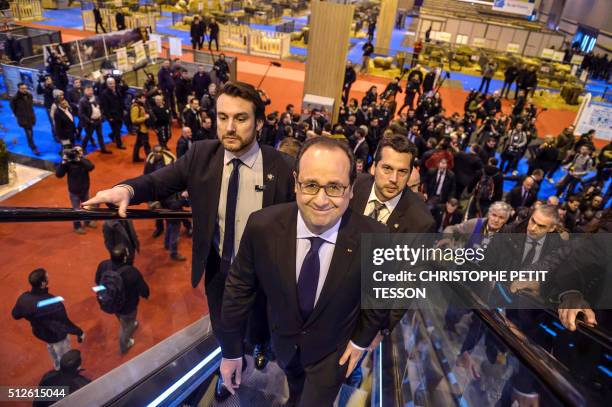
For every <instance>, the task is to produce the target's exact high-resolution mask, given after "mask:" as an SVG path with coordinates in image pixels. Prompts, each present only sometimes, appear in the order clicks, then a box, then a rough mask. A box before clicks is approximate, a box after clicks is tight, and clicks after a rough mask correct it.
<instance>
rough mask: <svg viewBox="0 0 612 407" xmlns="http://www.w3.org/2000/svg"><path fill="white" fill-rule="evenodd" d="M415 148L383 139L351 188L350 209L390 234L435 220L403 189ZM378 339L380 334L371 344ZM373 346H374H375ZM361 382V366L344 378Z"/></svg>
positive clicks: (430, 225) (397, 138) (429, 228)
mask: <svg viewBox="0 0 612 407" xmlns="http://www.w3.org/2000/svg"><path fill="white" fill-rule="evenodd" d="M416 152H417V149H416V147H415V145H414V144H412V143H411V142H410V141H408V139H407V138H406V137H405V136H403V135H400V134H395V135H393V136H391V137H388V138H384V139H383V140H382V141H381V142H380V144H379V145H378V150H377V151H376V155H375V156H374V176H371V175H369V174H367V175H366V174H364V175H360V176H359V177H358V178H357V181H356V182H355V186H354V187H353V199H352V200H351V209H353V210H354V211H355V212H359V213H362V214H364V215H365V216H368V217H370V218H372V219H375V220H377V221H378V222H380V223H382V224H384V225H386V226H387V230H388V231H389V232H391V233H428V232H431V233H433V231H434V227H435V222H434V219H433V217H432V216H431V213H430V212H429V210H428V209H427V206H425V204H424V203H423V201H422V200H421V198H419V196H418V195H417V194H416V193H414V192H412V191H411V190H410V189H409V188H407V185H408V180H409V178H410V173H411V172H412V163H413V160H414V158H415V157H416ZM403 314H404V310H397V311H396V310H394V311H392V312H391V318H390V320H389V322H388V325H387V326H385V327H383V330H382V332H384V333H388V332H389V331H390V329H392V328H393V327H394V326H395V324H396V323H397V322H398V321H399V320H400V319H401V317H402V315H403ZM380 340H382V333H381V334H380V335H378V336H377V338H376V341H375V343H374V344H373V345H375V346H377V345H378V343H379V342H380ZM375 346H374V347H375ZM360 382H361V366H358V367H357V368H356V369H355V371H354V372H353V374H352V375H351V376H350V377H349V379H348V380H347V383H348V384H349V385H351V386H353V387H359V384H360Z"/></svg>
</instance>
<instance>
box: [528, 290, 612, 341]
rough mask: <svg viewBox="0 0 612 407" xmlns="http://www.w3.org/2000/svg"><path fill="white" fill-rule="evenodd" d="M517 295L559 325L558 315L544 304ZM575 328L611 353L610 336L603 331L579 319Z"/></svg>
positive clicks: (532, 298)
mask: <svg viewBox="0 0 612 407" xmlns="http://www.w3.org/2000/svg"><path fill="white" fill-rule="evenodd" d="M517 294H518V295H519V296H521V298H524V299H526V300H527V301H529V302H531V303H533V304H534V308H537V309H541V310H543V311H544V312H546V313H547V314H548V315H550V316H551V317H553V318H555V319H556V320H557V321H558V322H559V323H561V320H560V319H559V314H558V313H557V312H555V310H553V309H551V308H547V307H546V306H545V304H544V303H543V302H542V301H540V300H539V299H538V298H537V297H534V296H533V295H530V294H527V293H525V292H521V291H519V292H518V293H517ZM576 328H577V330H578V331H580V332H581V333H583V334H584V335H586V336H588V337H589V338H591V339H592V340H594V341H596V342H597V343H599V344H600V345H601V346H603V347H605V348H606V349H608V350H610V351H612V337H610V335H609V334H608V333H607V332H605V331H604V330H602V329H600V328H598V327H597V326H591V325H587V324H586V323H585V322H584V321H582V320H580V319H576Z"/></svg>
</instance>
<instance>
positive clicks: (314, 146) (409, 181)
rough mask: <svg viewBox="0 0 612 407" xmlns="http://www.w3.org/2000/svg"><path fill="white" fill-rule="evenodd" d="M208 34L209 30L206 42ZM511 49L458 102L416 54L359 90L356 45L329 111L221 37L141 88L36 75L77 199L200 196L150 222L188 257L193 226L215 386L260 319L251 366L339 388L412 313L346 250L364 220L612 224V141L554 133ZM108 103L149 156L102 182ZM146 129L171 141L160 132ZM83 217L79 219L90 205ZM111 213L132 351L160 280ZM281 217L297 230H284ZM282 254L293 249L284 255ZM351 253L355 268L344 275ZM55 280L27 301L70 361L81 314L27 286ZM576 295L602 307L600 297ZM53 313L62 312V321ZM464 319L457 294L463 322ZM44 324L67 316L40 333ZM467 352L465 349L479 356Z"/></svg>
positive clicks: (238, 358) (116, 307)
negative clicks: (233, 60)
mask: <svg viewBox="0 0 612 407" xmlns="http://www.w3.org/2000/svg"><path fill="white" fill-rule="evenodd" d="M194 24H196V22H195V21H194ZM198 24H199V23H198ZM196 28H197V27H196ZM198 30H199V28H198ZM200 33H201V31H197V33H196V34H198V35H199V34H200ZM192 37H193V28H192ZM201 38H203V36H202V37H197V35H196V37H195V39H196V40H197V41H195V40H194V47H196V46H197V45H198V44H200V39H201ZM200 45H201V44H200ZM209 45H210V44H209ZM513 68H514V70H515V71H516V72H514V73H512V72H510V73H511V75H509V76H507V77H506V82H507V86H506V83H505V84H504V89H503V90H502V92H501V93H500V92H497V91H496V92H493V93H489V92H488V90H489V89H488V88H489V86H488V82H487V81H485V80H483V84H482V86H481V91H476V90H474V91H472V92H470V93H469V94H468V96H467V98H466V101H465V104H464V111H463V112H448V111H447V110H446V109H445V106H444V101H443V98H442V95H441V93H440V89H439V86H440V84H441V81H442V80H443V79H442V78H443V72H441V71H440V70H431V71H426V70H425V69H423V68H422V67H421V66H419V65H416V66H415V67H414V68H413V69H411V70H410V71H409V72H407V75H406V81H405V84H404V85H402V78H400V77H398V78H395V79H393V80H392V81H390V82H389V83H388V84H387V85H386V87H385V89H383V90H382V92H380V93H379V89H378V88H377V86H372V87H371V88H370V89H369V90H368V91H367V92H366V94H365V96H364V97H363V98H362V99H361V101H359V100H357V99H356V98H354V97H351V87H352V85H353V83H354V82H355V81H356V73H355V70H354V69H355V68H354V67H353V66H352V64H350V63H348V64H347V67H346V75H345V81H344V85H343V103H342V106H340V108H339V116H338V120H337V121H335V122H332V120H331V114H330V112H328V111H326V110H325V109H324V108H322V109H319V108H316V107H311V106H307V107H306V108H304V109H303V110H302V111H298V110H296V108H295V106H294V105H291V104H290V105H287V106H286V108H285V110H284V111H282V112H278V111H275V112H269V113H268V114H266V112H265V109H266V106H267V105H269V104H270V103H271V101H270V98H269V97H268V96H267V94H266V93H265V91H263V90H260V89H255V88H254V87H253V86H251V85H247V84H244V83H240V82H237V83H232V82H228V79H229V66H228V65H227V62H226V61H225V60H224V57H223V55H222V54H220V55H219V59H218V60H217V61H216V63H215V70H214V75H213V76H211V75H210V74H209V73H208V72H206V70H205V69H204V67H201V68H200V69H199V71H198V72H197V73H196V74H195V75H194V76H193V77H190V76H189V73H188V72H187V70H186V69H184V68H182V67H181V65H180V61H166V62H164V63H163V65H162V68H161V69H160V71H159V73H158V75H157V78H156V77H155V76H154V75H153V74H147V82H146V84H145V86H144V89H143V90H142V91H141V92H139V93H137V94H136V95H135V96H134V97H133V98H131V99H130V98H129V97H128V94H127V92H126V90H125V85H124V84H123V83H122V81H121V79H120V78H116V77H113V76H112V75H110V76H108V77H106V78H104V80H103V81H102V82H100V83H96V84H94V85H85V86H84V87H83V88H82V89H81V84H80V81H78V80H75V81H74V83H73V84H72V86H70V87H67V88H65V89H56V88H55V86H54V81H53V79H52V78H51V77H50V76H49V77H47V78H45V80H44V82H43V83H41V84H40V86H39V92H40V93H42V94H44V96H45V107H46V108H47V110H48V112H49V115H50V117H51V118H52V122H53V126H54V129H55V136H56V137H57V139H58V141H59V142H60V143H61V144H62V145H63V146H64V147H63V149H62V154H63V160H62V163H61V164H60V165H59V166H58V170H57V176H60V177H61V176H63V175H64V174H68V185H69V192H70V200H71V202H72V205H73V207H74V208H78V207H81V206H82V205H98V204H102V203H109V204H114V205H117V206H118V208H119V213H120V215H122V216H125V210H126V208H127V206H128V205H129V204H138V203H142V202H148V203H150V205H151V207H152V208H159V207H162V208H167V209H176V210H179V209H182V208H185V207H187V206H191V208H192V211H193V219H194V223H193V225H192V224H191V223H190V222H187V221H185V222H183V221H180V220H168V221H166V222H165V224H164V223H163V222H161V221H158V222H156V228H155V232H154V236H160V235H161V234H162V233H165V234H166V236H165V241H164V246H165V248H166V249H167V250H168V251H169V252H170V257H171V258H172V259H173V260H177V261H184V260H185V259H186V258H185V256H183V255H181V254H180V253H179V252H178V236H179V230H180V228H181V224H182V225H183V226H184V228H185V230H186V233H187V234H188V235H189V236H193V253H192V284H193V286H194V287H195V286H197V285H198V284H199V283H200V281H201V280H202V279H204V281H205V284H204V287H205V293H206V298H207V301H208V308H209V311H210V318H211V324H212V327H213V331H214V332H215V335H216V336H217V339H218V340H219V342H220V343H221V346H222V350H223V361H222V364H221V368H220V375H221V379H222V380H219V381H218V385H217V389H216V394H215V395H216V397H217V398H218V399H219V400H222V399H225V398H227V397H228V396H229V394H230V393H233V392H234V391H235V389H236V388H237V387H238V386H239V385H240V374H241V371H242V369H243V368H244V366H245V362H244V359H243V354H244V353H245V352H244V350H243V339H244V337H243V336H244V335H245V331H244V329H243V326H244V323H245V322H246V321H247V319H248V320H249V325H248V326H249V332H248V337H249V340H250V344H251V345H252V351H253V356H254V360H255V364H256V367H257V368H258V369H263V368H265V366H266V364H267V363H268V361H269V359H270V357H271V355H275V357H276V360H277V362H278V363H279V365H280V366H281V367H282V368H283V370H284V371H285V373H286V374H287V378H288V381H289V388H290V394H291V396H290V402H298V401H300V400H301V401H300V402H301V404H300V405H327V404H329V403H330V402H333V400H334V399H335V396H336V394H337V392H338V389H339V386H340V385H341V384H342V382H344V381H345V380H346V381H347V383H349V384H351V385H358V384H359V383H360V381H361V376H360V369H359V366H360V363H361V360H362V355H363V353H364V351H365V350H367V349H372V348H374V347H375V346H376V345H377V343H379V342H380V340H382V338H383V337H384V336H386V335H388V334H389V332H390V331H391V330H392V329H393V327H394V326H395V325H396V324H397V323H398V322H399V321H400V319H401V318H402V316H403V314H404V312H394V311H391V312H389V313H387V314H385V313H384V312H375V311H372V310H361V309H360V302H359V301H360V300H359V298H360V295H359V287H360V285H359V279H360V270H359V267H360V266H359V265H358V264H357V263H358V262H356V263H351V262H348V261H344V260H338V259H337V257H338V256H337V255H336V253H337V251H338V248H341V250H348V251H349V252H350V251H351V250H353V249H357V246H354V242H353V241H352V240H351V237H350V236H356V235H359V234H360V233H372V232H385V231H387V232H390V233H427V232H443V233H453V232H460V233H464V234H467V235H472V236H476V237H474V241H473V242H472V243H473V244H479V245H483V244H484V245H485V246H486V244H487V242H488V241H489V240H490V239H491V237H492V236H493V234H494V233H497V232H507V231H508V232H513V233H523V234H526V235H527V236H530V239H540V238H542V237H543V236H544V235H545V234H549V233H551V234H552V233H555V234H558V235H560V236H567V235H568V234H570V233H574V232H589V231H592V230H596V229H598V228H599V227H601V225H602V224H606V222H608V223H609V221H610V218H609V213H610V211H609V209H605V208H606V207H607V206H608V204H609V201H610V197H611V188H610V182H609V179H610V171H611V170H612V166H611V164H612V143H608V144H607V145H605V146H604V147H603V148H601V149H599V151H597V150H596V148H595V144H594V143H595V138H596V134H595V132H594V131H590V132H588V133H586V134H583V135H580V136H579V137H578V138H576V136H575V134H574V133H575V131H574V128H573V127H571V126H570V127H568V128H567V129H565V130H564V131H563V132H562V133H561V134H560V135H557V136H553V135H544V137H541V136H542V135H539V134H538V127H537V124H538V120H539V117H538V114H539V113H540V112H539V111H538V109H537V107H536V106H535V105H534V104H533V103H531V102H530V100H529V94H530V93H531V90H532V89H533V87H535V85H534V82H533V79H529V80H527V79H525V80H523V79H517V78H521V77H529V75H531V72H530V71H528V70H524V69H523V68H521V67H513ZM509 69H510V68H509ZM521 70H522V71H523V73H522V74H521ZM521 75H522V76H521ZM156 79H157V80H156ZM515 82H516V84H517V89H516V94H515V100H514V101H513V104H512V106H511V108H510V110H504V108H503V105H502V98H503V97H504V96H506V95H507V92H509V88H510V85H511V84H512V83H515ZM535 83H536V84H537V79H536V81H535ZM402 93H403V101H402V102H401V104H400V102H399V100H398V99H399V97H400V96H399V94H402ZM31 99H32V98H31V95H29V93H28V91H27V88H26V87H25V84H20V87H19V92H18V94H17V95H16V96H15V97H14V99H13V101H12V104H11V106H12V107H13V111H14V112H15V114H16V116H17V117H18V120H19V124H20V126H21V127H23V128H24V130H25V131H26V134H29V136H28V140H32V145H31V147H32V146H33V136H32V134H31V133H32V127H33V123H32V121H33V119H32V117H31V115H32V114H33V113H32V112H31V110H30V108H29V107H28V108H24V106H26V107H27V106H30V105H31V103H32V102H31ZM20 116H21V117H20ZM77 117H78V120H76V118H77ZM103 120H107V121H108V122H109V124H110V127H111V130H112V139H113V141H114V142H115V144H116V146H117V148H118V149H124V148H125V147H123V144H122V141H121V130H122V125H123V124H126V125H127V126H128V128H129V129H130V130H131V131H132V132H133V133H134V134H136V143H135V146H134V150H133V154H132V161H133V162H141V161H144V162H145V168H144V175H143V176H141V177H138V178H134V179H131V180H126V181H124V182H122V183H120V184H119V185H117V186H115V187H114V188H112V189H109V190H105V191H101V192H98V194H96V196H95V197H94V198H92V199H90V197H89V178H88V177H89V175H88V174H89V172H90V171H92V170H93V168H94V165H93V164H92V163H91V162H89V160H88V159H87V158H85V154H86V152H87V146H88V144H89V143H91V144H95V142H94V140H93V132H94V131H95V132H96V133H97V136H98V137H97V139H98V144H99V146H100V147H101V152H102V153H110V150H108V149H107V147H106V146H105V145H104V140H103V138H102V134H101V123H102V121H103ZM173 126H178V127H180V129H181V136H180V138H179V139H178V140H177V143H176V154H174V153H172V152H171V151H170V145H169V141H170V139H171V136H172V127H173ZM82 129H84V130H85V136H84V138H82V141H81V145H80V146H78V143H79V141H80V138H81V137H80V136H81V134H80V133H81V130H82ZM151 131H154V132H155V134H156V135H157V141H158V143H157V145H156V146H154V147H153V148H151V146H150V143H149V133H150V132H151ZM28 132H29V133H28ZM141 148H142V149H144V150H145V154H147V158H146V160H143V159H141V158H140V155H139V154H140V149H141ZM33 150H34V147H33ZM525 158H526V159H527V160H526V161H527V165H526V166H525V165H523V160H524V159H525ZM522 168H526V170H525V171H521V169H522ZM293 171H294V172H293ZM203 174H206V176H202V175H203ZM559 174H561V175H562V177H561V179H560V180H558V181H555V178H556V177H557V176H558V175H559ZM507 182H514V183H515V186H514V187H512V188H511V190H510V191H505V190H504V184H505V183H507ZM545 183H550V184H555V187H556V193H555V194H551V195H550V196H544V195H543V194H541V193H540V191H541V190H542V189H543V187H544V185H545ZM349 190H350V193H349V192H348V191H349ZM349 208H350V209H349ZM351 213H353V214H354V215H351ZM251 214H253V215H252V216H250V218H249V215H251ZM362 215H363V216H362ZM247 219H248V222H247ZM296 225H297V228H296ZM534 225H537V226H538V228H539V229H537V228H536V226H534ZM85 226H90V227H95V225H92V224H89V225H87V224H86V225H85ZM536 229H537V230H536ZM75 230H76V231H77V232H78V233H85V232H84V229H83V228H82V227H81V225H80V224H75ZM103 231H104V235H105V244H106V247H107V249H108V252H109V257H110V258H109V259H108V260H105V261H103V262H102V263H100V266H99V267H98V271H97V273H96V278H95V283H96V285H97V286H98V287H103V288H101V289H100V291H99V292H98V295H97V298H98V302H99V303H100V308H101V309H102V310H103V311H105V312H107V313H110V314H114V315H117V317H118V319H119V322H120V334H119V344H120V350H121V352H123V353H125V352H127V351H128V349H129V348H130V347H132V346H133V345H134V337H133V336H134V331H135V330H136V328H137V327H138V321H137V318H136V312H137V306H138V301H139V298H148V297H149V287H148V285H147V283H146V282H145V281H144V279H143V277H142V275H141V274H140V272H139V271H138V269H137V268H136V267H135V266H134V256H135V253H136V252H137V251H138V248H139V244H138V239H137V237H136V234H135V231H134V229H133V225H131V223H130V221H127V220H116V221H108V222H105V225H104V228H103ZM281 235H282V236H286V237H287V238H286V239H283V241H282V242H280V241H279V239H278V236H281ZM483 242H484V243H483ZM239 248H240V250H238V249H239ZM521 250H522V246H521ZM522 255H523V253H522V252H521V253H520V255H517V257H519V258H520V257H523V256H522ZM279 256H281V257H282V258H281V257H279ZM287 256H290V257H291V256H293V257H292V258H290V259H289V260H290V261H289V262H287V261H285V260H284V258H285V257H287ZM527 257H528V258H529V259H530V260H531V261H532V262H533V261H536V260H538V259H537V258H533V257H530V256H527ZM330 264H331V265H333V267H331V266H330ZM296 265H297V266H296ZM285 269H287V270H285ZM341 270H346V272H347V274H344V275H341V274H338V273H340V271H341ZM341 280H342V281H343V283H342V284H339V281H341ZM279 282H280V283H281V284H280V285H279ZM48 283H49V279H48V275H47V273H46V272H45V271H44V270H42V271H41V270H40V269H39V270H35V271H34V272H33V273H32V274H31V275H30V284H31V286H32V290H31V291H30V292H29V293H26V294H24V295H23V296H22V297H21V298H20V299H19V300H18V303H17V305H16V307H15V309H14V311H13V316H14V317H15V318H26V319H28V320H29V321H30V322H31V323H32V326H33V328H36V329H34V334H35V336H36V337H37V338H39V339H41V340H42V341H44V342H45V343H47V344H48V347H49V351H50V353H51V355H52V358H53V361H54V365H55V367H56V368H57V369H59V368H61V366H62V363H63V359H62V356H63V355H66V354H68V353H67V352H68V350H69V349H70V344H69V341H68V339H67V338H68V334H73V335H76V336H77V337H78V338H80V339H79V340H82V337H83V332H82V330H81V329H80V328H78V327H77V326H76V325H74V324H73V323H72V322H70V320H69V319H68V317H67V315H66V312H65V309H64V308H63V305H62V304H61V303H53V304H52V305H50V307H49V308H46V309H44V311H45V312H42V313H41V311H40V310H38V309H36V307H34V306H33V305H32V304H36V303H37V302H38V301H40V300H41V299H43V300H44V299H49V298H53V296H52V295H51V294H49V293H48ZM323 283H325V285H324V284H323ZM328 283H329V284H328ZM285 286H287V287H285ZM296 286H297V298H296ZM341 287H342V288H341ZM287 298H290V299H292V300H290V301H289V303H287ZM266 302H267V305H266ZM319 302H325V303H327V304H328V305H327V308H325V311H323V312H321V311H319V310H320V309H323V308H322V307H317V304H318V303H319ZM270 310H271V311H270ZM579 311H583V312H584V313H585V314H588V317H589V321H591V314H590V313H588V312H589V311H591V310H590V309H589V308H588V307H587V306H585V307H584V309H580V310H579ZM50 315H53V317H50ZM55 316H58V319H60V320H61V321H62V323H60V324H55V325H52V326H50V325H49V319H50V318H55ZM347 316H349V317H347ZM575 318H576V315H574V316H573V318H571V317H567V315H566V316H565V319H563V320H562V321H563V323H564V324H566V325H567V326H568V327H571V326H572V324H575ZM592 318H593V319H594V318H595V317H594V316H593V317H592ZM456 320H457V318H456V315H454V314H453V313H452V312H451V313H449V315H448V319H447V321H448V324H449V326H450V327H452V325H453V323H454V322H456ZM515 320H516V321H517V323H519V325H521V324H523V325H524V323H525V321H524V320H522V319H521V317H516V319H515ZM521 326H522V325H521ZM45 330H47V331H50V330H55V331H54V332H45V333H41V332H43V331H45ZM476 339H477V338H476ZM476 339H475V338H470V341H472V342H469V341H468V340H467V339H466V344H465V349H463V351H464V352H468V353H469V352H470V351H471V350H473V346H474V343H473V341H474V340H476ZM467 342H469V343H467ZM339 344H341V345H339ZM462 357H463V359H462V360H461V362H462V363H464V364H465V365H469V363H471V362H470V359H469V358H468V356H465V355H463V356H462ZM72 358H74V355H72ZM338 361H340V363H338ZM66 363H68V362H66ZM73 365H74V362H73V363H72V364H71V365H70V366H73ZM71 371H72V370H71ZM322 383H325V384H326V385H325V386H322V385H321V384H322ZM517 387H520V386H519V385H518V384H517ZM529 391H535V390H534V389H533V388H530V389H529Z"/></svg>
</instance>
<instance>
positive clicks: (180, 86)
mask: <svg viewBox="0 0 612 407" xmlns="http://www.w3.org/2000/svg"><path fill="white" fill-rule="evenodd" d="M174 95H175V97H176V104H177V106H178V111H179V119H180V120H183V116H182V115H183V111H184V110H185V107H186V106H187V104H188V99H189V97H193V88H192V86H191V78H190V77H189V72H187V71H186V70H185V71H181V73H180V75H179V77H178V78H177V79H176V87H175V89H174ZM194 99H195V98H194ZM196 100H198V99H196Z"/></svg>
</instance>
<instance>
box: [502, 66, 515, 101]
mask: <svg viewBox="0 0 612 407" xmlns="http://www.w3.org/2000/svg"><path fill="white" fill-rule="evenodd" d="M517 75H518V68H517V66H516V64H510V65H508V67H507V68H506V70H505V71H504V85H503V86H502V89H501V97H503V98H505V99H508V94H509V93H510V88H511V87H512V84H513V83H514V82H515V81H516V77H517ZM516 86H518V84H517V85H516Z"/></svg>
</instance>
